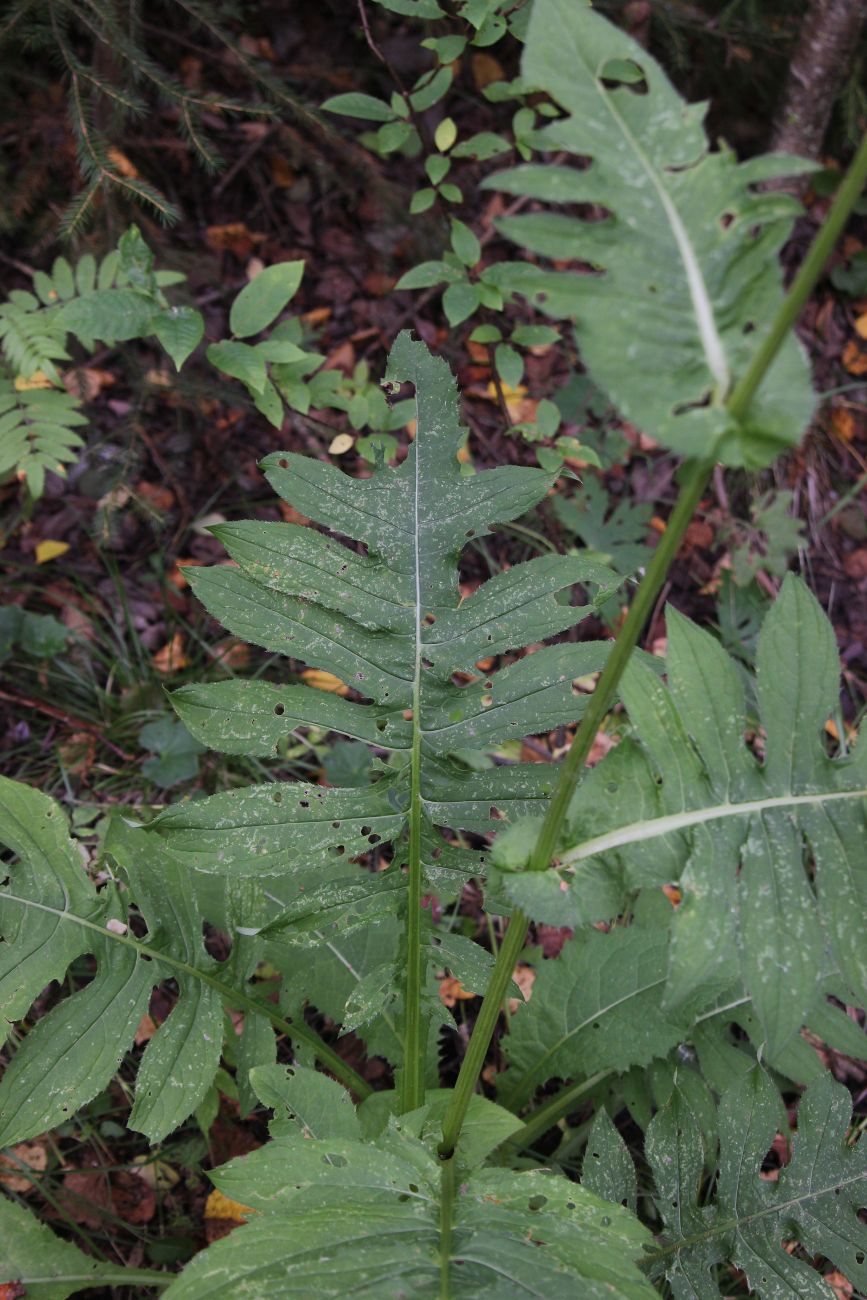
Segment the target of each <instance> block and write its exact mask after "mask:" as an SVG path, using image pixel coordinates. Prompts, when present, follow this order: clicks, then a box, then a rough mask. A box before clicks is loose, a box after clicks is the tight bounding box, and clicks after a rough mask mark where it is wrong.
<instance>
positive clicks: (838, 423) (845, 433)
mask: <svg viewBox="0 0 867 1300" xmlns="http://www.w3.org/2000/svg"><path fill="white" fill-rule="evenodd" d="M856 429H857V424H856V421H855V416H854V414H853V412H852V411H850V410H849V408H848V406H835V407H834V409H833V411H832V412H831V430H832V432H833V434H834V437H835V438H839V439H840V441H841V442H851V441H852V439H853V438H854V437H855V432H856Z"/></svg>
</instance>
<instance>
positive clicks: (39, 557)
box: [36, 539, 69, 564]
mask: <svg viewBox="0 0 867 1300" xmlns="http://www.w3.org/2000/svg"><path fill="white" fill-rule="evenodd" d="M68 550H69V542H53V541H51V540H50V539H47V540H46V541H44V542H37V543H36V563H37V564H47V563H48V561H49V560H56V559H57V558H58V556H60V555H65V554H66V552H67V551H68Z"/></svg>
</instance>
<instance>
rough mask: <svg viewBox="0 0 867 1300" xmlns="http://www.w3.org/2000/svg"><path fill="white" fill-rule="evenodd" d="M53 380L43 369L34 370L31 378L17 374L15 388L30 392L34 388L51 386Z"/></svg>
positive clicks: (21, 391)
mask: <svg viewBox="0 0 867 1300" xmlns="http://www.w3.org/2000/svg"><path fill="white" fill-rule="evenodd" d="M51 387H52V384H51V380H50V379H49V378H48V376H47V375H46V374H44V373H43V372H42V371H41V370H34V371H33V374H32V375H31V376H30V378H29V379H25V378H24V376H23V375H17V376H16V378H15V383H14V388H15V390H16V392H19V393H29V392H30V390H31V389H32V388H51Z"/></svg>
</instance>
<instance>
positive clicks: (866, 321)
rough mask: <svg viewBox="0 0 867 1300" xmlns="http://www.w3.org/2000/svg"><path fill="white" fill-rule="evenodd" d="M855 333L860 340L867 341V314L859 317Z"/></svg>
mask: <svg viewBox="0 0 867 1300" xmlns="http://www.w3.org/2000/svg"><path fill="white" fill-rule="evenodd" d="M855 333H856V334H857V335H858V336H859V338H862V339H867V312H865V313H864V315H863V316H859V317H858V319H857V320H856V322H855Z"/></svg>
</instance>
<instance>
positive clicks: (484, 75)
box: [470, 50, 506, 90]
mask: <svg viewBox="0 0 867 1300" xmlns="http://www.w3.org/2000/svg"><path fill="white" fill-rule="evenodd" d="M470 66H471V67H472V70H473V81H474V82H475V83H476V90H484V88H485V86H490V84H491V82H492V81H505V79H506V74H505V72H504V71H503V65H502V63H500V62H499V61H498V60H497V59H495V58H494V56H493V54H485V53H484V52H483V51H481V50H479V51H478V52H477V53H475V54H473V57H472V59H471V61H470Z"/></svg>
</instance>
